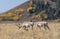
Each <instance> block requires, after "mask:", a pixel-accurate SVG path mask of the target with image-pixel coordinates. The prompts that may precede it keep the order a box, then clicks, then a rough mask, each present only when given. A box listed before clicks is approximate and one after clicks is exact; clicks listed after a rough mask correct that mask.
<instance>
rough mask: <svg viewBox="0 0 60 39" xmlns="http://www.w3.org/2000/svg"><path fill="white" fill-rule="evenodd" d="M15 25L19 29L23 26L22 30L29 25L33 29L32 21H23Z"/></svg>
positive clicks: (26, 28)
mask: <svg viewBox="0 0 60 39" xmlns="http://www.w3.org/2000/svg"><path fill="white" fill-rule="evenodd" d="M17 26H18V28H19V29H21V28H24V30H28V28H29V27H31V28H32V29H33V26H34V22H23V23H19V24H18V25H17Z"/></svg>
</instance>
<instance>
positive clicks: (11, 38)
mask: <svg viewBox="0 0 60 39" xmlns="http://www.w3.org/2000/svg"><path fill="white" fill-rule="evenodd" d="M16 24H17V23H0V39H60V23H52V22H51V23H49V27H50V30H48V29H47V30H45V29H44V28H42V29H41V30H40V29H39V28H37V27H36V26H34V29H33V30H31V28H29V30H28V31H25V30H23V29H20V30H18V27H17V26H16Z"/></svg>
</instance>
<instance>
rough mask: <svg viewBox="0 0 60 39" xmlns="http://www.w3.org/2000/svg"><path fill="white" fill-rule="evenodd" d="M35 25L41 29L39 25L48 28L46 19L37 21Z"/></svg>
mask: <svg viewBox="0 0 60 39" xmlns="http://www.w3.org/2000/svg"><path fill="white" fill-rule="evenodd" d="M37 27H38V28H40V29H41V27H44V28H45V29H46V28H48V29H49V27H48V22H46V21H41V22H37Z"/></svg>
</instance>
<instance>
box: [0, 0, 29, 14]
mask: <svg viewBox="0 0 60 39" xmlns="http://www.w3.org/2000/svg"><path fill="white" fill-rule="evenodd" d="M26 1H28V0H0V13H2V12H5V11H8V10H9V9H11V8H14V7H16V6H18V5H20V4H22V3H24V2H26Z"/></svg>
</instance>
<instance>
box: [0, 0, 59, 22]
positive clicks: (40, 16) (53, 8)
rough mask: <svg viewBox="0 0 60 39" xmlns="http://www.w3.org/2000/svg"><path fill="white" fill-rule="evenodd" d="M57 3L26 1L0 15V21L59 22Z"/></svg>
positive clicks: (38, 0)
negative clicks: (57, 20)
mask: <svg viewBox="0 0 60 39" xmlns="http://www.w3.org/2000/svg"><path fill="white" fill-rule="evenodd" d="M59 3H60V2H59V0H58V2H56V1H52V0H48V1H40V0H37V1H36V0H35V1H32V0H30V1H27V2H25V3H23V4H21V5H19V6H17V7H15V8H13V9H11V10H8V11H7V12H4V13H3V14H0V20H1V21H30V20H55V19H59V20H60V7H59Z"/></svg>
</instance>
